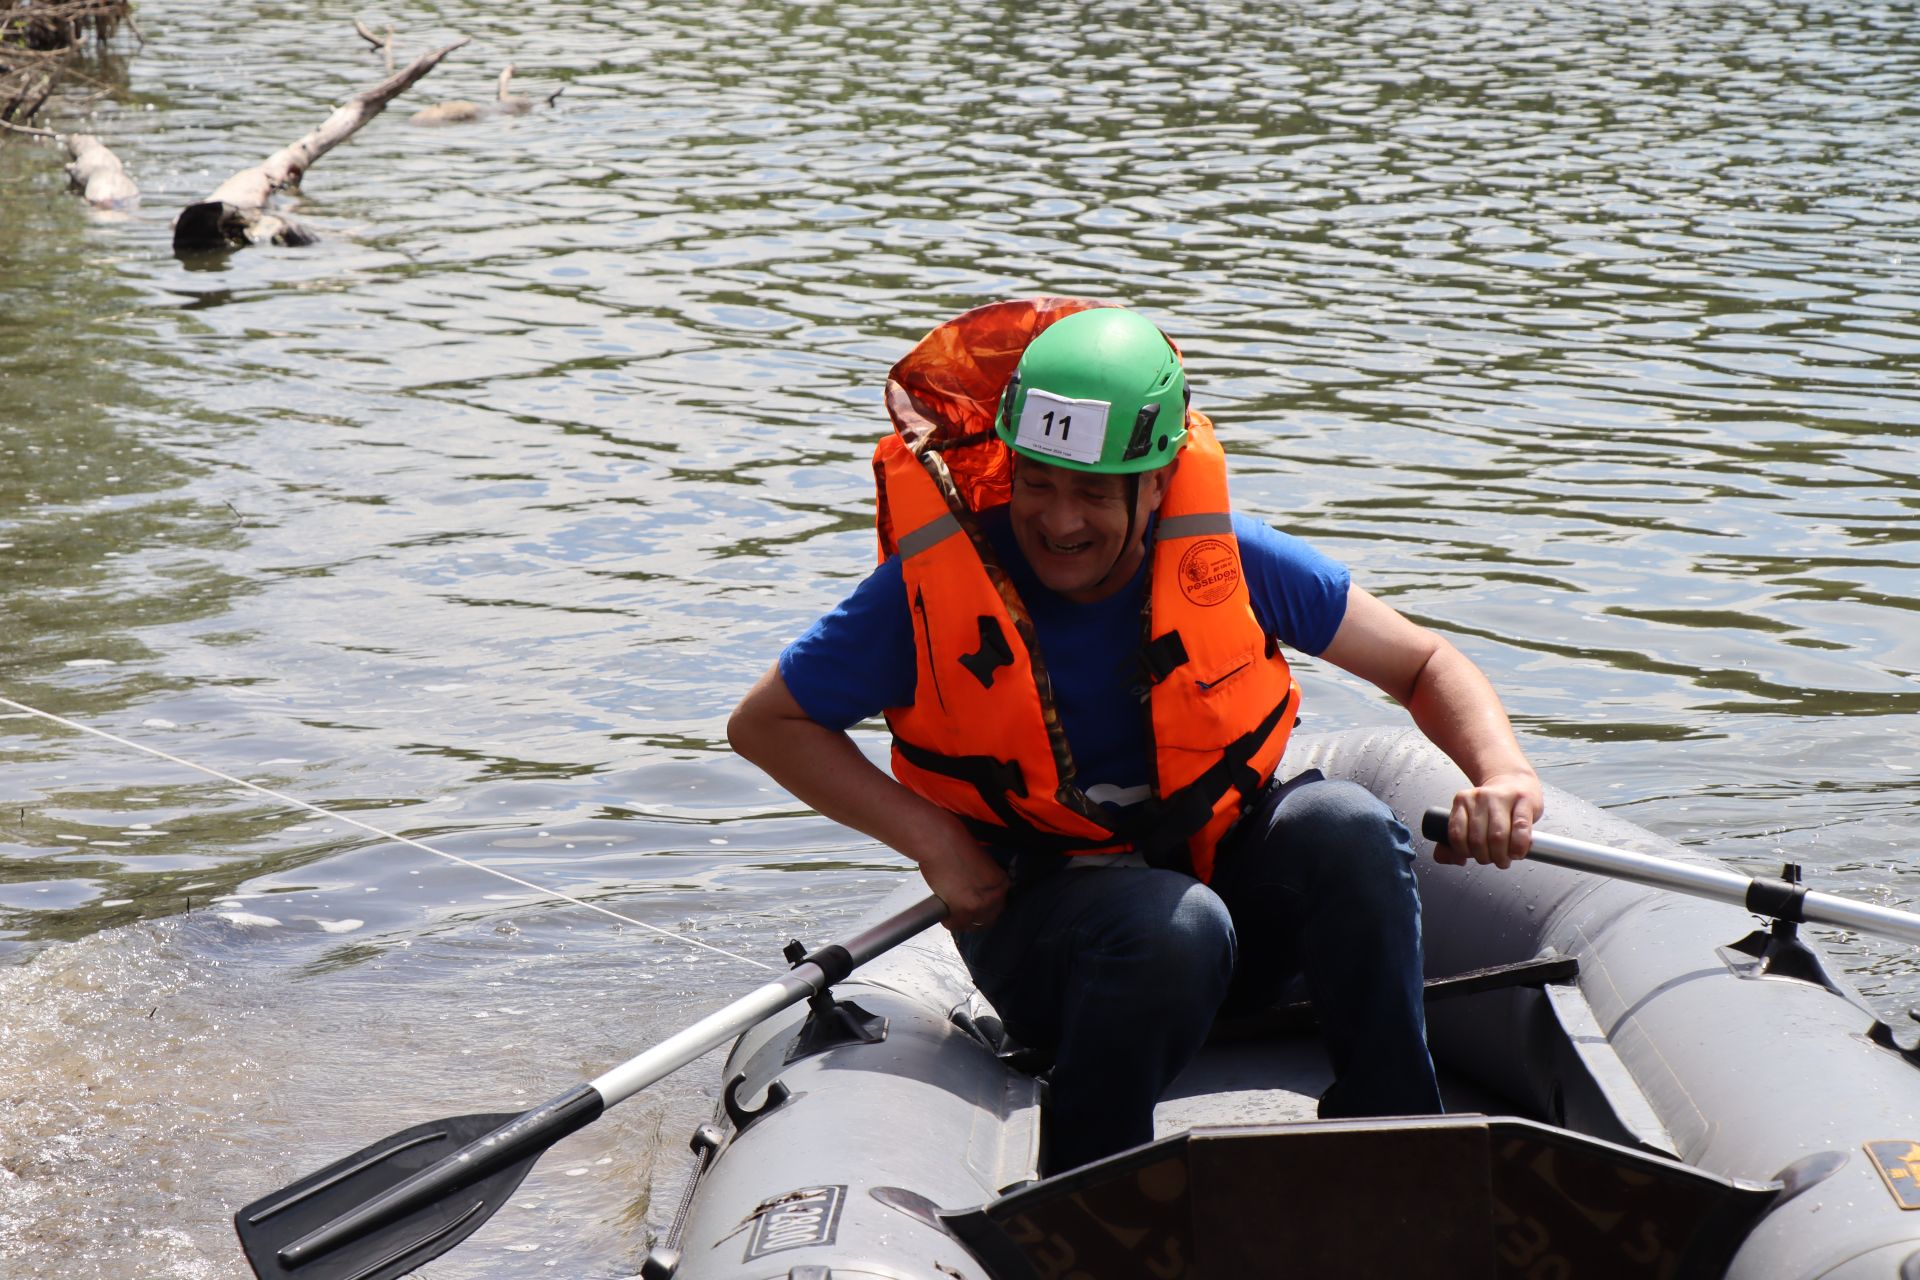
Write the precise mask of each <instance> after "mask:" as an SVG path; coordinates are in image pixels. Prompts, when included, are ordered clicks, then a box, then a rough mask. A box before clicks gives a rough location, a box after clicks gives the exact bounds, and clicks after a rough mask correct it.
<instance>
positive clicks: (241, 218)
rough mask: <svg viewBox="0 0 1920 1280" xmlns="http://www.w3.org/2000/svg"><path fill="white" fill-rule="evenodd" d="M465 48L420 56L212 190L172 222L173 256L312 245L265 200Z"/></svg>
mask: <svg viewBox="0 0 1920 1280" xmlns="http://www.w3.org/2000/svg"><path fill="white" fill-rule="evenodd" d="M465 43H467V40H466V38H465V37H462V38H461V39H459V40H456V41H454V42H453V43H452V44H450V45H447V46H446V47H445V48H441V49H435V50H434V51H433V52H432V53H425V54H421V55H420V56H419V57H418V58H415V59H414V60H413V64H412V65H411V66H409V67H407V68H406V69H405V70H403V71H400V72H399V73H397V74H395V75H393V76H390V77H389V78H387V79H386V80H383V81H381V82H380V83H379V84H377V85H375V86H374V87H373V88H371V89H368V90H365V91H364V92H361V93H356V94H354V95H353V96H352V97H351V98H348V99H347V100H346V101H345V102H343V103H341V104H340V106H339V107H338V108H337V109H336V110H335V111H334V113H333V114H332V115H330V116H328V117H327V118H326V121H325V122H324V123H323V124H321V126H320V127H319V128H317V129H315V130H314V131H313V132H311V133H309V134H308V135H307V136H306V137H304V138H302V139H300V141H298V142H296V143H294V144H293V145H292V146H290V147H282V148H281V149H280V150H278V151H276V152H274V153H273V154H272V155H270V156H268V157H267V158H266V159H265V160H263V161H262V162H260V163H259V164H257V165H255V166H253V167H252V168H251V169H242V170H241V171H240V172H239V173H236V174H234V175H233V176H232V177H231V178H228V179H227V180H226V181H225V182H223V183H221V184H220V185H219V186H218V187H216V188H214V190H213V194H211V195H209V196H208V197H207V198H206V199H205V200H202V201H200V202H199V203H197V204H190V205H188V206H187V207H186V208H185V209H183V210H181V212H180V216H179V217H178V218H176V219H174V223H173V247H174V250H175V252H180V251H183V250H184V251H193V250H199V249H239V248H244V247H245V246H247V245H250V244H268V243H271V244H312V243H313V241H314V239H315V237H314V235H313V233H312V232H310V231H308V230H306V229H305V228H304V227H302V226H300V225H299V224H298V223H297V222H295V221H294V220H293V219H291V218H288V217H286V216H284V215H281V214H274V213H269V212H268V211H267V201H268V200H270V199H272V198H273V196H274V193H275V192H279V191H284V190H286V189H287V188H288V187H292V186H296V185H298V183H299V181H300V178H301V176H302V175H303V174H305V173H306V171H307V170H308V169H310V168H312V167H313V164H314V162H315V161H316V160H318V159H319V158H320V157H321V156H323V155H325V154H326V153H327V152H329V151H331V150H333V149H334V148H335V147H337V146H339V145H340V144H341V143H342V142H345V141H346V140H347V139H348V138H350V137H352V136H353V135H354V133H355V132H356V131H357V130H359V128H360V127H361V126H362V125H364V124H366V123H367V121H369V120H371V119H373V118H374V117H375V116H377V115H379V114H380V113H381V111H383V110H385V109H386V105H387V103H389V102H391V101H393V99H394V98H396V97H398V96H399V95H400V94H401V93H403V92H404V91H405V90H406V89H407V87H408V86H410V85H411V84H413V82H414V81H416V80H418V79H419V78H420V77H421V76H424V75H426V74H427V72H429V71H431V70H433V69H434V67H435V66H437V65H438V64H439V62H440V59H442V58H444V57H446V56H447V55H448V54H449V53H452V52H453V51H454V50H455V49H458V48H459V47H460V46H461V45H463V44H465Z"/></svg>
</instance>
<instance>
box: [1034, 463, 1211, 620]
mask: <svg viewBox="0 0 1920 1280" xmlns="http://www.w3.org/2000/svg"><path fill="white" fill-rule="evenodd" d="M1172 471H1173V469H1172V468H1171V467H1162V468H1160V469H1159V470H1156V471H1148V472H1144V473H1142V474H1141V475H1140V485H1139V492H1138V495H1137V496H1136V495H1135V493H1134V486H1133V484H1132V483H1131V479H1130V477H1127V476H1116V475H1097V474H1094V473H1092V472H1087V471H1075V470H1072V469H1070V468H1067V467H1055V466H1050V465H1048V464H1047V463H1044V462H1036V461H1034V460H1033V459H1032V458H1026V457H1020V456H1018V455H1016V456H1015V458H1014V464H1013V497H1012V500H1011V501H1010V502H1009V504H1008V508H1007V514H1008V517H1009V519H1010V521H1011V523H1012V525H1013V537H1014V541H1015V542H1016V543H1017V544H1018V545H1019V547H1020V552H1021V554H1022V555H1024V556H1026V558H1027V563H1028V564H1029V565H1030V566H1032V568H1033V572H1034V576H1035V577H1037V578H1039V579H1040V582H1041V585H1043V586H1045V587H1046V588H1047V589H1048V590H1050V591H1053V592H1055V593H1057V594H1059V595H1062V596H1065V597H1066V598H1067V599H1069V600H1078V601H1081V602H1083V603H1086V602H1090V601H1094V600H1099V599H1101V598H1103V597H1105V596H1108V595H1111V594H1112V593H1113V592H1115V591H1117V590H1118V589H1119V588H1120V587H1121V586H1123V585H1125V584H1126V582H1127V581H1128V580H1129V579H1131V578H1132V577H1133V572H1134V570H1135V569H1137V568H1139V566H1140V560H1141V558H1142V557H1143V556H1144V555H1145V554H1146V552H1145V549H1144V547H1143V545H1142V540H1143V538H1144V537H1145V534H1146V528H1147V517H1148V516H1149V515H1151V514H1152V513H1153V512H1154V511H1155V510H1157V509H1158V508H1159V506H1160V500H1161V499H1162V498H1163V497H1165V496H1166V492H1167V482H1168V481H1169V479H1171V477H1172ZM1129 498H1132V499H1133V510H1132V512H1131V516H1132V518H1131V520H1129V518H1128V517H1129V512H1128V509H1127V508H1128V499H1129ZM1129 529H1131V535H1129ZM1129 537H1130V539H1131V545H1129Z"/></svg>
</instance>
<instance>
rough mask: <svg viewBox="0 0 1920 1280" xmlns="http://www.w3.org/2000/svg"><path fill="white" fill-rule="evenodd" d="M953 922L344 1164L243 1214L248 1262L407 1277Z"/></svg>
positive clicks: (823, 962)
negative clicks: (647, 1113)
mask: <svg viewBox="0 0 1920 1280" xmlns="http://www.w3.org/2000/svg"><path fill="white" fill-rule="evenodd" d="M946 914H947V906H946V904H945V903H944V902H942V901H940V899H938V898H934V897H928V898H924V899H922V900H921V901H919V902H917V903H915V904H914V905H913V906H911V907H908V908H907V909H906V910H905V911H902V912H900V913H899V914H898V915H895V916H892V917H889V918H888V919H886V920H883V921H881V922H880V923H879V924H877V925H875V926H873V927H872V928H871V929H867V930H865V931H863V932H861V933H858V934H855V935H854V936H853V937H851V938H848V939H847V940H846V941H845V942H842V943H835V944H832V945H830V946H825V947H822V948H820V949H819V950H818V951H815V952H813V953H812V954H810V955H808V956H807V957H805V958H804V959H803V960H801V961H800V963H799V964H797V965H795V966H794V967H793V968H792V969H791V970H789V971H788V972H787V973H786V974H784V975H782V976H781V977H779V978H777V979H775V980H774V981H772V982H769V983H767V984H766V985H765V986H763V987H760V988H759V989H757V990H755V991H753V992H751V993H749V994H748V995H745V996H742V997H741V998H740V999H738V1000H736V1001H734V1002H733V1003H732V1004H730V1005H728V1006H727V1007H726V1008H724V1009H721V1010H720V1011H719V1012H717V1013H712V1014H708V1015H707V1016H706V1017H704V1018H702V1019H701V1020H700V1021H698V1022H696V1023H694V1024H693V1025H692V1026H690V1027H688V1028H687V1029H686V1030H684V1031H681V1032H679V1033H677V1034H675V1035H673V1036H671V1037H669V1038H668V1039H666V1040H664V1041H662V1042H661V1043H659V1044H658V1045H655V1046H654V1047H653V1048H651V1049H649V1050H647V1051H646V1052H645V1053H643V1054H641V1055H640V1056H638V1057H636V1058H631V1059H629V1060H627V1061H626V1062H623V1063H621V1064H620V1065H619V1066H617V1067H614V1068H613V1069H612V1070H610V1071H608V1072H606V1073H605V1074H604V1075H601V1076H598V1077H596V1078H595V1079H593V1080H591V1081H588V1082H587V1083H585V1084H581V1085H576V1086H575V1087H574V1088H572V1089H570V1090H568V1091H567V1092H566V1093H563V1094H561V1095H560V1096H559V1097H557V1098H554V1099H553V1100H552V1101H550V1102H547V1103H544V1104H542V1105H541V1106H537V1107H535V1108H533V1110H531V1111H523V1112H520V1113H518V1114H515V1113H513V1112H503V1113H499V1114H487V1115H471V1116H451V1117H448V1118H447V1119H444V1120H435V1121H432V1122H431V1123H428V1124H420V1125H415V1126H413V1127H412V1128H410V1129H403V1130H401V1131H400V1132H399V1133H396V1134H392V1135H390V1136H388V1137H386V1138H383V1139H381V1140H380V1141H379V1142H376V1143H374V1144H373V1145H372V1146H370V1147H367V1148H365V1149H364V1150H361V1151H356V1152H354V1153H353V1154H352V1155H350V1156H348V1157H347V1158H346V1159H344V1160H336V1161H335V1162H334V1163H332V1164H330V1165H328V1166H327V1167H326V1168H324V1169H322V1170H320V1171H319V1172H318V1173H314V1174H309V1175H308V1176H307V1177H305V1178H302V1179H300V1181H298V1182H296V1183H293V1184H292V1185H291V1186H287V1187H283V1188H281V1189H280V1190H279V1191H276V1192H274V1193H273V1194H272V1195H269V1196H265V1197H263V1198H261V1199H259V1200H256V1201H254V1203H252V1204H250V1205H248V1206H247V1207H246V1208H244V1209H242V1210H241V1211H240V1212H239V1213H237V1214H235V1215H234V1218H233V1225H234V1229H235V1230H236V1231H238V1232H239V1234H240V1244H241V1247H242V1248H244V1249H245V1250H246V1253H247V1261H248V1262H249V1263H251V1264H252V1266H253V1271H254V1274H255V1275H257V1276H259V1277H261V1280H281V1278H292V1280H392V1278H393V1277H397V1276H403V1275H405V1274H407V1273H408V1272H410V1271H413V1270H415V1269H416V1268H418V1267H420V1266H422V1265H423V1264H425V1263H426V1262H427V1261H429V1260H430V1259H432V1258H437V1257H439V1256H440V1255H441V1254H443V1253H445V1252H446V1251H447V1250H448V1249H451V1248H453V1246H455V1245H456V1244H459V1243H460V1242H461V1241H462V1240H464V1239H466V1238H467V1237H468V1236H470V1235H472V1234H473V1232H474V1231H475V1230H476V1229H477V1228H478V1227H479V1226H480V1224H481V1223H483V1222H485V1221H486V1220H487V1219H488V1218H490V1217H492V1216H493V1214H494V1212H495V1211H496V1210H497V1209H499V1208H500V1206H501V1205H503V1204H505V1203H506V1202H507V1200H508V1199H509V1198H510V1197H511V1196H512V1195H513V1193H514V1190H515V1188H517V1187H518V1186H519V1185H520V1182H521V1179H523V1178H525V1177H526V1176H527V1170H529V1169H531V1168H532V1167H533V1164H534V1162H535V1161H536V1160H538V1159H539V1158H540V1157H541V1155H542V1154H544V1153H545V1152H546V1150H547V1148H548V1147H551V1146H552V1145H553V1144H554V1143H556V1142H558V1141H560V1139H562V1138H564V1137H566V1136H567V1135H568V1134H570V1133H573V1132H574V1131H576V1130H578V1129H580V1128H582V1127H584V1126H586V1125H588V1124H591V1123H592V1122H593V1121H595V1120H597V1119H599V1118H600V1114H601V1113H602V1112H603V1111H605V1110H607V1108H609V1107H612V1106H615V1105H617V1104H618V1103H620V1102H623V1101H625V1100H626V1099H627V1098H630V1097H632V1096H633V1095H634V1094H636V1093H638V1092H639V1091H640V1090H642V1089H644V1088H646V1087H647V1086H648V1085H650V1084H652V1083H654V1082H655V1081H656V1080H660V1079H662V1078H664V1077H666V1076H669V1075H671V1074H673V1073H674V1072H675V1071H678V1070H679V1069H680V1068H681V1067H684V1066H686V1065H687V1064H688V1063H689V1062H692V1061H693V1060H694V1059H695V1058H698V1057H699V1056H700V1055H701V1054H703V1053H706V1052H707V1051H708V1050H709V1049H713V1048H716V1047H717V1046H719V1045H721V1044H724V1043H726V1042H727V1041H728V1040H730V1039H732V1038H733V1037H734V1036H737V1035H739V1034H740V1033H741V1032H743V1031H745V1030H746V1029H747V1028H749V1027H751V1026H753V1025H754V1024H755V1023H757V1022H760V1021H761V1020H762V1019H764V1018H768V1017H771V1016H772V1015H773V1014H775V1013H778V1012H779V1011H780V1010H782V1009H784V1008H786V1007H787V1006H789V1005H793V1004H798V1003H799V1002H800V1001H802V1000H805V999H807V998H808V997H809V996H811V995H813V994H814V993H816V992H819V991H823V990H825V989H826V988H827V987H829V986H831V985H832V984H833V983H836V982H838V981H840V980H841V979H842V978H845V977H846V976H847V975H848V974H849V973H851V972H852V971H853V970H854V969H856V968H858V967H859V966H860V965H863V964H865V963H866V962H867V961H869V960H871V959H873V958H874V957H875V956H877V955H879V954H880V953H881V952H883V951H887V950H889V949H891V948H893V947H896V946H898V945H899V944H900V943H902V942H905V941H906V940H907V939H908V938H911V937H913V936H914V935H915V934H917V933H920V932H921V931H923V930H925V929H927V928H930V927H931V926H933V925H935V924H937V923H939V922H940V921H941V920H942V919H943V918H945V916H946Z"/></svg>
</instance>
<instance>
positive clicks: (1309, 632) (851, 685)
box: [780, 507, 1350, 790]
mask: <svg viewBox="0 0 1920 1280" xmlns="http://www.w3.org/2000/svg"><path fill="white" fill-rule="evenodd" d="M980 527H981V530H982V532H984V533H985V534H986V537H987V541H988V542H989V543H990V544H991V545H992V547H993V550H994V554H995V555H996V556H997V557H998V558H999V560H1000V563H1001V565H1002V566H1003V567H1004V568H1005V569H1006V571H1007V574H1008V576H1009V577H1010V578H1011V580H1012V582H1013V586H1014V590H1016V591H1017V592H1018V593H1019V595H1020V599H1021V601H1022V602H1023V603H1024V604H1025V605H1026V606H1027V612H1028V613H1029V614H1031V615H1032V617H1033V628H1034V634H1035V636H1036V638H1037V639H1038V641H1039V646H1040V657H1041V660H1042V661H1043V662H1046V664H1047V674H1048V676H1049V677H1050V678H1051V680H1052V682H1053V697H1054V705H1055V706H1056V707H1057V708H1058V709H1059V712H1060V723H1061V727H1062V728H1063V729H1065V731H1066V735H1067V744H1068V746H1069V747H1070V748H1071V749H1072V751H1073V761H1074V766H1075V769H1076V772H1077V774H1078V777H1077V779H1076V781H1077V782H1078V784H1079V786H1080V787H1081V789H1083V790H1085V789H1088V788H1091V787H1094V786H1097V785H1100V784H1103V783H1104V784H1108V785H1111V786H1115V787H1122V788H1126V787H1134V786H1138V785H1141V784H1143V783H1145V782H1148V781H1149V780H1150V779H1151V778H1152V777H1153V762H1152V759H1151V756H1150V754H1149V751H1148V745H1147V730H1146V719H1145V715H1144V714H1143V712H1142V710H1141V705H1140V699H1139V698H1138V697H1137V696H1136V695H1135V694H1134V692H1133V688H1134V686H1135V685H1136V684H1138V683H1139V678H1140V677H1139V674H1138V673H1139V664H1138V656H1139V652H1140V609H1141V606H1142V605H1143V604H1144V603H1145V601H1144V595H1145V592H1146V590H1147V562H1146V561H1145V560H1143V561H1142V562H1141V565H1140V568H1139V569H1138V570H1137V571H1135V573H1134V575H1133V579H1132V580H1131V581H1130V582H1128V583H1127V585H1126V586H1125V587H1124V588H1123V589H1121V590H1119V591H1116V592H1114V593H1113V594H1112V595H1110V596H1107V597H1106V598H1105V599H1103V600H1096V601H1094V602H1093V603H1091V604H1080V603H1076V602H1075V601H1072V600H1068V599H1067V598H1066V597H1065V596H1061V595H1057V594H1055V593H1054V592H1052V591H1050V590H1048V589H1047V588H1046V587H1044V586H1042V585H1041V584H1040V581H1039V579H1038V578H1036V577H1034V574H1033V570H1032V569H1031V568H1029V567H1028V565H1027V562H1026V558H1025V557H1024V556H1022V555H1021V554H1020V548H1019V545H1018V544H1017V543H1016V542H1015V541H1014V538H1013V529H1012V526H1011V524H1010V523H1009V522H1008V520H1007V512H1006V508H1005V507H997V508H994V509H992V510H989V511H985V512H982V513H981V515H980ZM1233 533H1234V536H1235V537H1236V538H1237V539H1238V540H1239V542H1240V560H1241V565H1242V567H1243V568H1244V570H1245V572H1246V578H1247V590H1248V593H1249V595H1250V596H1251V597H1252V602H1253V616H1254V617H1255V618H1256V619H1257V620H1258V621H1259V623H1260V625H1261V627H1262V628H1264V629H1265V631H1266V632H1267V634H1268V635H1270V636H1273V637H1274V638H1275V639H1277V640H1278V641H1279V642H1280V643H1281V644H1283V645H1285V646H1287V647H1288V648H1290V649H1296V650H1298V651H1300V652H1302V653H1308V654H1317V653H1319V652H1320V651H1321V650H1323V649H1325V648H1326V647H1327V645H1329V644H1330V643H1332V641H1333V633H1334V632H1335V631H1337V630H1339V628H1340V620H1341V618H1343V617H1344V616H1345V615H1346V608H1347V585H1348V583H1349V581H1350V579H1349V576H1348V574H1347V570H1346V567H1345V566H1344V565H1342V564H1340V563H1339V562H1338V561H1335V560H1331V559H1329V558H1327V557H1326V556H1324V555H1322V554H1321V553H1320V552H1318V551H1315V550H1314V549H1313V548H1312V547H1311V546H1309V545H1308V544H1307V543H1305V542H1303V541H1301V540H1300V539H1299V538H1296V537H1294V536H1292V535H1291V534H1285V533H1281V532H1279V531H1278V530H1276V529H1271V528H1268V527H1267V526H1266V525H1264V524H1262V523H1260V522H1259V521H1258V520H1254V519H1251V518H1249V517H1245V516H1241V515H1237V514H1236V515H1235V516H1234V517H1233ZM909 606H910V602H909V601H908V600H907V591H906V582H905V579H904V578H903V577H902V576H901V571H900V560H899V557H897V556H894V557H889V558H888V559H886V560H885V561H883V562H882V563H881V564H880V567H879V568H877V569H875V570H874V571H873V572H872V573H871V574H869V575H868V576H867V579H866V580H865V581H864V582H862V583H861V584H860V585H859V586H858V587H856V588H854V591H853V594H852V595H850V596H848V597H847V598H846V599H845V600H842V601H841V602H840V603H839V605H838V606H836V607H835V608H834V610H833V611H832V612H831V613H828V614H827V615H826V616H824V617H822V618H821V619H820V620H819V621H817V622H815V623H814V624H813V625H812V626H811V627H809V628H808V629H807V630H806V632H805V633H804V634H803V635H801V637H800V638H799V639H797V640H795V641H794V642H793V643H792V644H790V645H788V646H787V648H786V650H785V651H784V652H782V653H781V655H780V677H781V679H782V680H784V681H786V685H787V688H788V690H789V691H791V692H792V694H793V697H794V700H795V701H796V702H798V703H799V704H800V709H801V710H802V711H805V712H806V713H807V716H808V718H809V719H811V720H813V721H815V722H816V723H818V724H821V725H824V726H826V727H827V728H829V729H847V728H850V727H852V726H853V725H856V724H858V723H859V722H860V721H862V720H865V719H867V718H868V717H870V716H875V715H878V714H879V713H880V712H881V711H883V710H885V709H886V708H888V707H904V706H909V705H911V704H912V702H913V694H914V684H915V682H916V677H917V672H918V664H917V663H916V662H915V660H914V635H913V617H912V614H911V612H910V611H909ZM1050 654H1072V655H1073V660H1072V661H1070V662H1065V661H1063V662H1052V661H1048V657H1049V655H1050Z"/></svg>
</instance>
